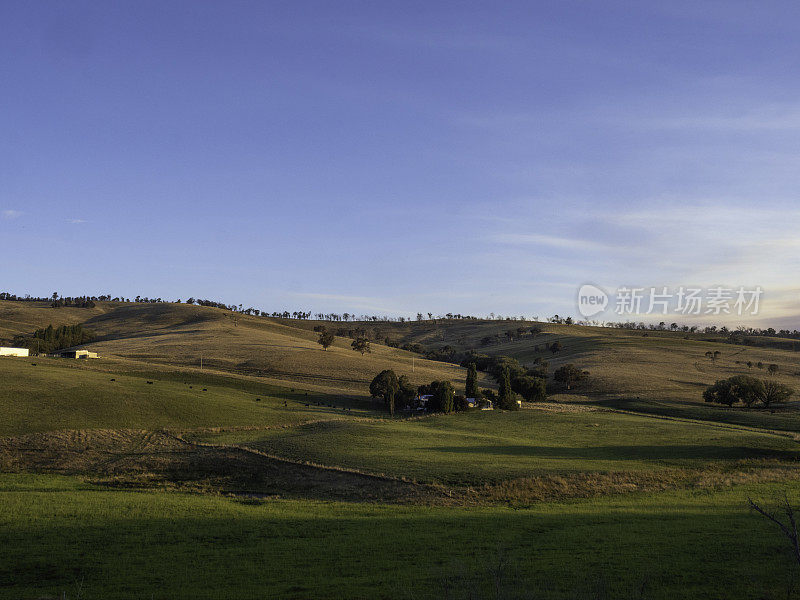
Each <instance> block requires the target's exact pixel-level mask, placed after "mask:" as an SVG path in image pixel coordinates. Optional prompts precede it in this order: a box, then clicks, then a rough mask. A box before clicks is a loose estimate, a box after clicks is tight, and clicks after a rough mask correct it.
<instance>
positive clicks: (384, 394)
mask: <svg viewBox="0 0 800 600" xmlns="http://www.w3.org/2000/svg"><path fill="white" fill-rule="evenodd" d="M399 390H400V382H399V381H398V380H397V375H395V372H394V371H392V370H391V369H386V370H384V371H381V372H380V373H378V374H377V375H376V376H375V379H373V380H372V383H370V384H369V393H370V395H371V396H372V397H373V398H383V402H384V404H388V405H389V412H390V413H391V415H392V416H394V399H395V396H396V395H397V392H398V391H399Z"/></svg>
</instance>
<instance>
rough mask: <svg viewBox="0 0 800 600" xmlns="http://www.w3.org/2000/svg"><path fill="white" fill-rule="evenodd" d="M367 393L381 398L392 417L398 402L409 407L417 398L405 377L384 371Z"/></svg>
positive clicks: (373, 381) (415, 392) (390, 371)
mask: <svg viewBox="0 0 800 600" xmlns="http://www.w3.org/2000/svg"><path fill="white" fill-rule="evenodd" d="M450 387H451V388H452V385H451V386H450ZM369 393H370V395H371V396H372V397H373V398H382V399H383V402H384V404H385V405H386V406H387V408H388V409H389V412H390V413H391V414H392V416H394V410H395V405H396V403H397V402H399V403H400V405H401V406H407V405H410V404H411V403H412V402H413V400H414V398H416V397H417V388H415V387H414V386H413V385H411V383H410V382H409V381H408V377H406V376H405V375H401V376H400V377H398V376H397V374H396V373H395V372H394V371H392V370H391V369H386V370H384V371H381V372H380V373H378V374H377V375H376V376H375V378H374V379H373V380H372V383H370V384H369Z"/></svg>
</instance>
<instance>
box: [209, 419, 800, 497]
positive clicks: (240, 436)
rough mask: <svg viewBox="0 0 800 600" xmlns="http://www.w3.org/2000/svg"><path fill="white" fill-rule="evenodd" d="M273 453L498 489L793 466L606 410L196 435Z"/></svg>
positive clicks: (766, 438) (702, 432) (739, 436)
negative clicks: (518, 483)
mask: <svg viewBox="0 0 800 600" xmlns="http://www.w3.org/2000/svg"><path fill="white" fill-rule="evenodd" d="M197 437H198V438H199V439H202V440H204V441H213V442H217V443H235V444H244V445H247V446H250V447H253V448H256V449H259V450H262V451H265V452H268V453H270V454H276V455H280V456H286V457H289V458H293V459H301V458H302V459H306V460H311V461H313V462H316V463H320V464H326V465H335V466H343V467H348V468H360V469H363V470H366V471H368V472H372V473H379V474H389V475H392V476H394V477H404V478H410V479H413V480H416V481H424V482H428V483H443V484H453V485H482V484H486V483H488V484H497V483H499V482H502V481H505V480H513V479H520V478H527V477H540V476H569V475H571V474H575V473H578V472H581V473H595V474H598V475H601V474H629V473H638V474H642V473H648V472H649V473H664V474H665V476H668V474H669V475H674V473H675V472H677V471H679V470H697V469H713V470H720V469H721V470H724V469H726V468H734V467H739V468H741V467H742V466H743V465H744V464H746V463H747V462H748V461H751V462H753V463H763V461H769V462H770V463H775V464H781V463H784V462H787V463H793V462H794V461H796V460H797V458H798V457H799V456H800V455H799V454H798V452H799V451H800V447H798V444H797V442H796V440H795V439H794V438H793V437H789V436H783V435H774V434H764V433H759V432H752V431H743V430H736V429H731V428H727V427H718V426H714V425H709V424H703V423H700V422H697V423H685V422H675V421H668V420H660V419H652V418H647V417H640V416H635V415H620V414H616V413H611V412H577V413H573V412H551V411H544V410H524V411H521V412H518V413H514V412H501V411H493V412H491V413H488V414H487V413H481V412H478V413H467V414H457V415H452V416H435V417H429V418H426V419H421V420H412V421H392V422H380V421H374V420H357V421H355V420H346V421H323V422H315V423H309V424H304V425H297V426H292V427H289V428H282V429H279V430H277V429H275V430H265V431H258V430H252V431H243V432H238V431H234V432H224V433H211V434H198V436H197Z"/></svg>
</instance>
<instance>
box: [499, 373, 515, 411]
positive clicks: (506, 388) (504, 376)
mask: <svg viewBox="0 0 800 600" xmlns="http://www.w3.org/2000/svg"><path fill="white" fill-rule="evenodd" d="M499 383H500V389H499V390H498V392H497V404H498V405H499V408H502V409H504V410H516V409H517V408H519V407H518V406H517V401H516V399H515V398H514V390H513V389H512V388H511V374H510V372H509V370H508V367H504V368H503V371H502V372H501V374H500V381H499Z"/></svg>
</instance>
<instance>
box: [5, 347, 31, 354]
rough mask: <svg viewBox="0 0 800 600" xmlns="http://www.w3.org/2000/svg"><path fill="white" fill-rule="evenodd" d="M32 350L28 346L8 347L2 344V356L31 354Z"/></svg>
mask: <svg viewBox="0 0 800 600" xmlns="http://www.w3.org/2000/svg"><path fill="white" fill-rule="evenodd" d="M29 355H30V351H29V350H28V349H27V348H7V347H4V346H0V356H29Z"/></svg>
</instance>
